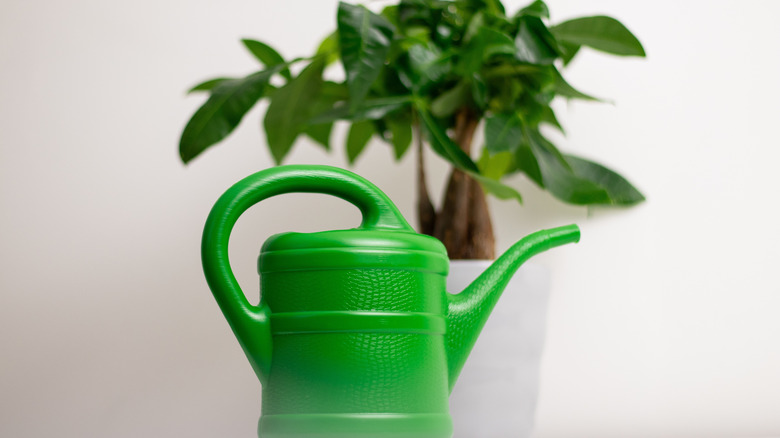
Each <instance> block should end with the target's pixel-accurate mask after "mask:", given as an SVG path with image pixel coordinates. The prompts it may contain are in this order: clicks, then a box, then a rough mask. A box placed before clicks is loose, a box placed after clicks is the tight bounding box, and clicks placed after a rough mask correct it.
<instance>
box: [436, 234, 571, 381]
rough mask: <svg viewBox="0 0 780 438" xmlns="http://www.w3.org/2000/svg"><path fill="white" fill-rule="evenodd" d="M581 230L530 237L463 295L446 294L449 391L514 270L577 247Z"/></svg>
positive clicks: (481, 276)
mask: <svg viewBox="0 0 780 438" xmlns="http://www.w3.org/2000/svg"><path fill="white" fill-rule="evenodd" d="M579 240H580V229H579V228H578V227H577V226H576V225H567V226H564V227H559V228H552V229H549V230H542V231H537V232H535V233H533V234H530V235H528V236H526V237H524V238H523V239H521V240H520V241H519V242H517V243H516V244H514V245H513V246H512V247H511V248H509V249H508V250H507V251H506V252H505V253H504V254H503V255H501V257H499V258H498V259H497V260H496V261H495V262H494V263H493V264H492V265H491V266H490V267H489V268H488V269H487V270H486V271H485V272H483V273H482V274H481V275H480V276H479V277H478V278H477V279H476V280H474V281H473V282H472V283H471V284H470V285H469V286H468V287H467V288H466V289H465V290H464V291H463V292H461V293H459V294H455V295H454V294H448V295H447V298H448V309H447V325H448V326H447V363H448V371H449V385H450V391H452V388H453V387H454V386H455V381H456V380H457V379H458V375H459V374H460V370H461V369H462V368H463V364H465V363H466V358H467V357H468V355H469V353H470V352H471V349H472V348H473V347H474V344H475V343H476V342H477V337H478V336H479V333H480V332H481V331H482V327H483V326H484V325H485V322H486V321H487V319H488V316H490V312H491V311H492V310H493V307H495V305H496V302H498V299H499V298H500V297H501V293H502V292H503V291H504V289H505V288H506V285H507V284H508V283H509V280H511V279H512V276H513V275H514V273H515V272H516V271H517V269H518V268H519V267H520V265H522V264H523V263H524V262H525V261H526V260H528V259H529V258H531V257H533V256H534V255H536V254H539V253H541V252H544V251H547V250H548V249H550V248H555V247H556V246H561V245H565V244H567V243H576V242H579Z"/></svg>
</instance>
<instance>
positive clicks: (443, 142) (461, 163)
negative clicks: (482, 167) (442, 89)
mask: <svg viewBox="0 0 780 438" xmlns="http://www.w3.org/2000/svg"><path fill="white" fill-rule="evenodd" d="M417 111H418V113H419V115H420V119H421V120H422V121H423V126H425V129H426V131H428V134H429V136H430V140H431V147H432V148H433V150H434V151H436V153H438V154H439V155H441V156H442V157H443V158H445V159H446V160H448V161H449V162H450V163H452V164H454V165H455V166H456V167H458V168H459V169H461V170H464V171H471V172H475V173H479V169H478V168H477V165H476V164H475V163H474V161H473V160H472V159H471V157H469V156H468V155H467V154H466V153H465V152H463V149H461V148H460V146H458V145H457V144H456V143H455V142H454V141H452V139H451V138H450V137H449V136H448V135H447V133H446V132H445V131H444V129H442V128H441V126H439V125H438V123H436V120H434V118H433V117H432V116H431V114H430V113H428V111H426V110H424V109H422V108H418V109H417Z"/></svg>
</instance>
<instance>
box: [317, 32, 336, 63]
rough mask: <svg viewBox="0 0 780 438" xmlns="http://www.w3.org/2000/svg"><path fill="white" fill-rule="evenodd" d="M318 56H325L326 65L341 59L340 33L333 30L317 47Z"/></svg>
mask: <svg viewBox="0 0 780 438" xmlns="http://www.w3.org/2000/svg"><path fill="white" fill-rule="evenodd" d="M316 55H317V56H324V57H325V65H330V64H332V63H334V62H336V61H338V60H339V34H338V31H333V33H331V34H330V35H328V36H327V37H325V39H324V40H322V42H321V43H320V45H319V46H318V47H317V52H316Z"/></svg>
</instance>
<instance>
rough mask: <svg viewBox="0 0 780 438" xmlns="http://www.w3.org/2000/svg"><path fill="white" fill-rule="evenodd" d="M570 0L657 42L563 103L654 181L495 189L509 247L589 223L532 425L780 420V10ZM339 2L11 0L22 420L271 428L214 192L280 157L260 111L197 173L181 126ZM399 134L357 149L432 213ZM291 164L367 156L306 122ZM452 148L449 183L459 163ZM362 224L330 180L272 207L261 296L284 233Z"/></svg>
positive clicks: (2, 246) (0, 347)
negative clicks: (227, 305)
mask: <svg viewBox="0 0 780 438" xmlns="http://www.w3.org/2000/svg"><path fill="white" fill-rule="evenodd" d="M524 3H526V2H522V1H515V0H506V1H505V4H506V6H507V9H508V10H511V11H514V10H516V9H518V8H519V7H521V6H523V5H524ZM376 4H377V5H381V2H376ZM370 5H372V4H370ZM548 5H549V6H550V10H551V12H552V22H553V23H555V22H560V21H563V20H565V19H568V18H572V17H576V16H582V15H596V14H606V15H611V16H614V17H616V18H618V19H619V20H621V21H622V22H623V23H624V24H626V25H627V26H628V28H629V29H631V30H632V31H633V32H634V33H635V34H636V35H637V37H638V38H639V39H640V40H641V41H642V43H643V44H644V46H645V49H646V51H647V54H648V57H647V59H645V60H641V59H639V60H638V59H633V58H632V59H618V58H615V57H610V56H604V55H600V54H598V53H596V52H592V51H589V52H587V53H582V54H581V55H580V56H579V58H578V59H577V60H575V61H574V62H573V63H572V65H571V66H570V67H569V68H568V69H567V71H568V75H567V78H568V80H569V82H570V83H572V85H574V86H576V87H577V88H579V89H581V90H583V91H586V92H589V93H591V94H594V95H597V96H603V97H606V98H608V99H611V100H613V101H614V104H591V103H581V102H572V103H568V104H567V103H566V102H559V103H558V105H559V106H558V108H559V109H558V116H559V118H560V120H561V122H562V124H563V125H564V127H565V128H566V129H567V131H568V136H567V137H565V138H562V139H561V140H559V142H558V145H559V146H560V147H561V149H562V150H565V151H570V152H572V153H576V154H578V155H582V156H586V157H591V158H593V159H595V160H597V161H599V162H601V163H604V164H605V165H608V166H609V167H611V168H613V169H615V170H617V171H619V172H620V173H622V174H624V175H625V176H627V177H628V178H629V179H630V180H631V181H632V182H634V183H635V184H636V185H637V187H638V188H639V189H640V190H642V191H643V192H644V193H645V195H646V196H647V198H648V200H647V202H646V203H644V204H641V205H640V206H638V207H636V208H633V209H629V210H620V211H618V210H608V209H592V210H587V209H585V208H579V207H572V206H568V205H564V204H562V203H560V202H558V201H556V200H554V199H553V198H552V197H551V196H549V195H548V194H546V193H544V192H541V191H540V190H539V189H537V188H536V187H535V186H534V185H533V184H532V183H530V182H529V181H528V180H526V179H524V178H521V177H517V178H514V179H512V180H510V182H511V183H512V184H514V185H515V186H516V187H518V188H519V189H520V191H521V193H522V194H523V195H524V198H525V205H524V206H519V205H517V204H516V203H512V202H501V201H498V200H496V199H491V207H492V209H493V211H494V216H495V217H494V220H495V224H494V226H495V228H496V233H497V236H498V249H499V251H501V250H504V249H506V248H508V247H509V246H510V245H511V244H512V243H514V242H515V241H516V240H518V239H519V238H520V237H522V236H524V235H526V234H528V233H530V232H532V231H535V230H537V229H540V228H549V227H552V226H556V225H561V224H565V223H569V222H577V223H578V224H580V226H581V228H582V234H583V238H582V242H581V243H580V244H579V245H578V246H574V247H569V248H566V249H565V250H556V251H553V252H550V253H549V254H544V255H542V256H540V257H538V258H537V259H536V261H537V262H538V263H541V264H543V265H545V266H546V267H547V268H548V269H549V270H550V271H551V273H552V288H553V290H552V295H551V300H550V309H549V316H548V332H547V346H546V349H545V352H544V358H543V364H542V382H541V398H540V402H539V407H538V412H537V428H536V433H535V437H536V438H553V437H769V436H780V372H778V370H780V318H779V317H778V315H780V281H778V279H777V275H776V273H775V272H773V269H776V264H777V263H778V261H780V245H778V243H780V231H778V226H777V224H778V222H779V221H780V214H779V211H780V209H779V208H778V206H777V204H775V202H776V196H777V193H778V189H779V188H780V184H778V181H777V176H776V168H777V163H778V161H780V148H778V146H780V145H778V131H777V126H778V121H777V120H778V116H780V109H778V108H780V106H779V104H778V102H780V85H778V83H777V79H778V78H780V58H779V57H778V56H777V55H778V53H780V27H778V26H777V24H776V17H778V16H779V14H780V3H778V2H775V1H770V0H765V1H758V0H754V1H750V2H737V1H712V2H677V1H671V0H668V1H657V2H652V3H637V2H625V1H618V0H593V1H589V2H581V1H574V0H549V1H548ZM336 6H337V2H336V1H335V0H320V1H313V0H287V1H284V2H282V1H276V2H270V1H253V2H250V1H239V0H223V1H220V2H216V1H205V0H189V1H184V0H155V1H151V0H137V1H133V2H114V1H98V0H72V1H69V2H60V1H45V0H44V1H36V2H30V1H22V0H3V1H2V2H0V436H3V437H42V436H55V435H56V436H60V437H108V436H110V437H114V438H119V437H139V436H145V437H169V436H189V437H193V436H198V437H209V436H236V437H238V436H244V437H251V436H255V433H256V432H255V428H256V421H257V417H258V416H259V413H260V410H259V405H260V386H259V384H258V383H257V381H256V378H255V376H254V374H253V372H252V370H251V368H250V366H249V365H248V363H247V362H246V359H245V357H244V355H243V353H242V352H241V350H240V348H239V346H238V344H237V342H236V341H235V339H234V337H233V335H232V333H231V332H230V330H229V328H228V326H227V324H226V323H225V321H224V319H223V317H222V315H221V314H220V312H219V310H218V308H217V306H216V304H215V303H214V300H213V298H212V297H211V294H210V292H209V290H208V288H207V286H206V283H205V281H204V279H203V275H202V272H201V267H200V259H199V257H200V254H199V252H200V234H201V231H202V226H203V222H204V220H205V218H206V215H207V214H208V212H209V210H210V208H211V206H212V204H213V202H214V201H215V200H216V198H217V197H218V196H219V195H220V194H221V193H222V192H223V191H224V190H225V189H226V188H227V187H228V186H230V185H231V184H232V183H234V182H235V181H237V180H238V179H240V178H242V177H244V176H246V175H248V174H250V173H252V172H255V171H257V170H260V169H264V168H267V167H269V166H271V165H272V160H271V157H270V154H269V152H268V151H267V148H266V147H265V145H264V137H263V136H262V135H261V134H260V116H261V114H262V111H263V108H262V106H258V107H256V108H255V109H254V110H253V111H252V112H251V113H250V114H248V115H247V117H246V118H245V119H244V122H243V123H242V125H241V126H240V127H239V129H238V130H237V131H236V132H235V133H234V134H233V135H231V136H230V137H229V139H228V140H227V141H226V142H225V143H224V144H221V145H219V146H217V147H215V148H213V149H210V150H209V151H207V152H206V153H205V154H204V156H203V157H200V158H198V159H196V160H194V161H193V162H192V163H191V164H189V165H187V166H184V165H182V164H181V162H180V160H179V158H178V152H177V145H178V138H179V135H180V133H181V129H182V128H183V127H184V124H185V123H186V121H187V120H188V118H189V117H190V115H191V114H192V112H193V111H194V110H195V109H196V108H197V107H198V106H199V105H200V103H201V102H202V99H203V98H204V97H203V96H192V97H185V91H186V90H187V89H188V88H189V87H190V86H192V85H194V84H195V83H197V82H199V81H200V80H202V79H206V78H210V77H214V76H221V75H241V74H245V73H250V72H251V71H253V70H254V69H256V68H257V65H256V63H255V61H254V60H253V59H252V57H251V56H249V55H248V54H247V53H246V52H245V51H244V49H243V48H242V47H241V45H240V42H239V39H240V38H242V37H246V38H255V39H259V40H262V41H267V42H269V43H272V44H273V45H274V47H276V48H278V49H280V51H281V52H282V55H284V56H285V57H287V58H291V57H295V56H300V55H305V54H308V53H311V51H312V50H313V49H314V46H315V45H316V44H317V43H318V42H319V41H320V39H321V38H322V37H324V36H325V35H327V34H328V33H329V32H330V31H331V30H332V29H333V28H334V27H335V12H336ZM342 128H343V127H342ZM335 135H337V136H342V137H343V136H344V130H343V129H340V130H339V129H337V132H336V133H335ZM336 143H337V144H338V142H336ZM374 143H375V144H372V145H370V146H369V148H368V150H367V152H366V153H365V154H364V155H363V156H361V157H360V158H359V160H358V162H357V164H356V165H355V166H354V168H353V170H354V171H356V172H357V173H359V174H361V175H364V176H366V177H368V178H369V179H370V180H372V181H373V182H374V183H376V184H377V185H378V186H379V187H380V188H381V189H383V190H384V191H385V192H386V193H387V194H388V195H389V196H390V197H391V198H392V199H393V200H395V202H396V203H397V204H398V206H399V207H400V209H401V210H402V212H403V213H404V214H405V215H406V216H407V217H409V218H410V219H411V218H414V209H413V204H414V198H413V170H414V168H413V164H414V163H413V161H414V156H413V154H409V155H407V156H406V157H405V158H404V160H403V161H401V162H400V163H398V165H397V166H388V164H387V163H388V160H390V159H391V156H392V151H391V148H390V147H388V146H386V145H385V144H381V143H379V142H376V141H375V142H374ZM287 163H325V164H333V165H337V166H342V167H345V166H346V159H345V158H344V151H343V148H336V150H334V151H333V153H332V154H326V153H325V152H323V151H322V149H321V148H319V147H316V146H314V145H313V144H310V143H308V142H307V140H305V139H300V140H299V142H298V143H297V145H296V146H295V148H294V151H293V153H292V154H291V156H290V158H289V159H288V160H287ZM429 163H430V164H431V170H430V175H429V178H430V182H429V184H430V185H432V186H433V192H434V195H440V193H441V191H442V189H443V183H444V180H445V177H446V166H445V164H444V163H443V162H441V161H438V160H437V158H436V157H434V156H431V157H429ZM358 223H359V215H358V212H357V210H356V209H353V208H349V207H346V204H344V203H343V202H340V201H337V200H334V199H330V198H327V197H324V196H315V195H292V196H286V197H284V198H279V199H273V200H269V201H267V202H265V203H264V204H263V205H261V206H258V207H257V208H255V209H254V210H252V211H251V212H249V213H247V214H246V215H245V216H244V217H242V219H241V220H240V221H239V224H238V226H237V228H236V231H235V233H234V235H233V239H232V244H231V257H232V260H234V269H235V271H236V273H237V276H238V278H239V281H240V283H241V284H242V286H243V287H244V289H245V290H246V291H247V293H248V294H249V295H250V297H252V296H253V297H255V298H256V297H257V294H258V287H257V285H256V283H257V281H256V280H257V277H256V273H255V261H256V256H257V253H258V251H259V247H260V245H261V244H262V242H263V241H264V240H265V239H266V238H267V237H268V236H270V235H271V234H273V233H277V232H281V231H289V230H298V231H314V230H322V229H331V228H337V227H338V228H343V227H351V226H355V225H357V224H358Z"/></svg>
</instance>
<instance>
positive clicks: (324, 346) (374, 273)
mask: <svg viewBox="0 0 780 438" xmlns="http://www.w3.org/2000/svg"><path fill="white" fill-rule="evenodd" d="M292 192H308V193H324V194H329V195H333V196H337V197H339V198H342V199H345V200H346V201H348V202H350V203H352V204H354V205H355V206H357V207H358V208H359V209H360V212H361V213H362V218H363V221H362V223H361V224H360V226H359V227H358V228H355V229H350V230H334V231H323V232H316V233H282V234H277V235H275V236H272V237H271V238H270V239H268V241H266V242H265V244H264V245H263V248H262V251H261V254H260V258H259V261H258V270H259V272H260V283H261V284H260V287H261V299H260V303H259V304H258V305H252V304H250V303H249V301H248V300H247V298H246V297H245V295H244V294H243V292H242V291H241V289H240V287H239V285H238V282H237V281H236V278H235V276H234V275H233V272H232V270H231V268H230V263H229V260H228V240H229V238H230V233H231V230H232V229H233V225H234V224H235V223H236V220H237V219H238V217H239V216H240V215H241V214H242V213H243V212H244V211H246V210H247V209H248V208H249V207H251V206H252V205H254V204H256V203H258V202H260V201H262V200H264V199H266V198H269V197H271V196H276V195H280V194H283V193H292ZM578 240H579V229H578V228H577V226H576V225H569V226H565V227H560V228H554V229H550V230H544V231H539V232H537V233H534V234H531V235H529V236H527V237H525V238H524V239H522V240H520V241H519V242H518V243H516V244H515V245H514V246H512V247H511V248H510V249H509V250H508V251H507V252H506V253H505V254H503V255H502V256H501V257H499V258H498V259H497V260H496V261H495V263H493V265H492V266H491V267H490V268H488V269H487V270H486V271H485V272H484V273H483V274H482V275H481V276H480V277H479V278H477V279H476V280H475V281H474V282H473V283H472V284H471V285H470V286H469V287H468V288H467V289H466V290H464V291H463V292H462V293H460V294H449V293H447V291H446V290H445V280H446V276H447V273H448V268H449V260H448V258H447V251H446V250H445V248H444V245H442V243H441V242H440V241H438V240H437V239H435V238H433V237H430V236H425V235H421V234H417V233H415V232H414V230H413V229H412V227H410V226H409V224H408V223H407V222H406V220H405V219H404V218H403V216H401V214H400V213H399V211H398V209H397V208H396V206H395V205H394V204H393V203H392V202H391V201H390V199H389V198H388V197H387V196H386V195H385V194H384V193H382V192H381V191H380V190H379V189H378V188H377V187H376V186H374V185H373V184H371V183H370V182H368V181H367V180H365V179H363V178H361V177H359V176H357V175H355V174H354V173H351V172H348V171H345V170H342V169H338V168H334V167H328V166H282V167H276V168H271V169H268V170H264V171H261V172H258V173H255V174H253V175H251V176H249V177H247V178H245V179H243V180H241V181H239V182H238V183H237V184H235V185H234V186H233V187H231V188H230V189H229V190H228V191H227V192H226V193H225V194H224V195H222V197H220V198H219V200H218V201H217V203H216V205H215V206H214V208H213V209H212V210H211V214H210V215H209V217H208V220H207V222H206V227H205V230H204V232H203V246H202V257H203V268H204V271H205V274H206V279H207V280H208V284H209V287H210V288H211V290H212V292H213V293H214V297H215V298H216V300H217V303H218V304H219V307H220V309H221V310H222V312H223V313H224V315H225V317H226V318H227V320H228V322H229V323H230V327H231V328H232V329H233V332H234V333H235V335H236V337H237V338H238V341H239V343H240V344H241V347H242V348H243V349H244V352H245V353H246V355H247V357H248V358H249V362H251V364H252V367H253V368H254V370H255V373H256V374H257V376H258V378H259V379H260V382H261V383H262V389H263V391H262V396H263V397H262V398H263V399H262V416H261V417H260V423H259V427H258V434H259V436H260V437H261V438H281V437H284V438H304V437H306V438H343V437H361V438H379V437H382V438H449V437H451V436H452V432H453V431H452V420H451V418H450V415H449V407H448V398H449V394H450V391H452V388H453V386H454V385H455V382H456V380H457V378H458V374H459V373H460V370H461V368H462V367H463V364H464V363H465V361H466V357H467V356H468V354H469V352H470V351H471V348H472V347H473V346H474V343H475V342H476V340H477V336H478V335H479V332H480V330H481V329H482V327H483V325H484V324H485V321H486V320H487V318H488V316H489V314H490V312H491V310H492V309H493V307H494V305H495V304H496V302H497V301H498V298H499V296H500V295H501V292H502V291H503V289H504V287H505V286H506V284H507V283H508V282H509V280H510V278H511V277H512V275H513V274H514V273H515V271H516V270H517V268H518V267H519V266H520V264H522V263H523V262H524V261H525V260H526V259H528V258H529V257H531V256H533V255H534V254H537V253H539V252H542V251H545V250H547V249H549V248H553V247H555V246H559V245H563V244H566V243H571V242H577V241H578ZM508 347H509V345H508ZM486 427H489V425H486Z"/></svg>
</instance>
